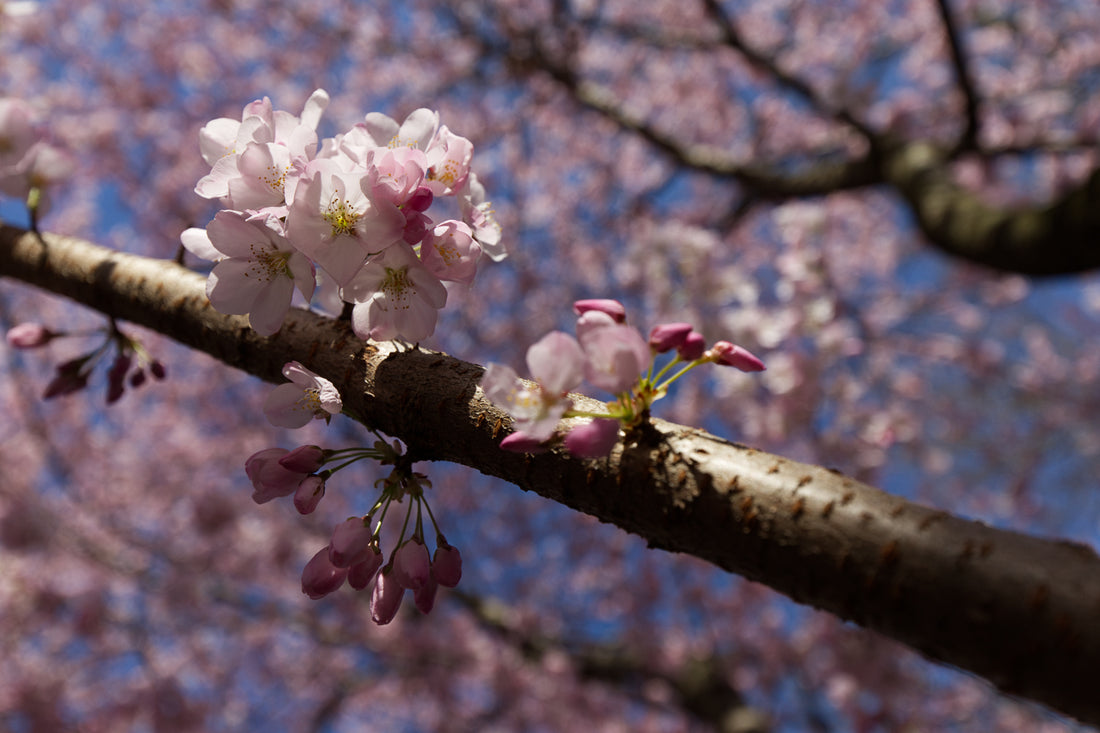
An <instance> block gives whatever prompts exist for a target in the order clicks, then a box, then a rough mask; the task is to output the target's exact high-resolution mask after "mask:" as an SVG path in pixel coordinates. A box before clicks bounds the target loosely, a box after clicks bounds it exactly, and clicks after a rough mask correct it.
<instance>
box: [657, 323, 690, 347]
mask: <svg viewBox="0 0 1100 733" xmlns="http://www.w3.org/2000/svg"><path fill="white" fill-rule="evenodd" d="M691 331H692V326H691V324H690V323H661V324H659V325H656V326H654V327H653V330H652V331H650V332H649V348H651V349H653V350H654V351H656V352H657V353H658V354H663V353H665V352H666V351H672V350H673V349H678V348H680V345H681V344H683V343H684V339H686V338H687V337H688V334H689V333H691Z"/></svg>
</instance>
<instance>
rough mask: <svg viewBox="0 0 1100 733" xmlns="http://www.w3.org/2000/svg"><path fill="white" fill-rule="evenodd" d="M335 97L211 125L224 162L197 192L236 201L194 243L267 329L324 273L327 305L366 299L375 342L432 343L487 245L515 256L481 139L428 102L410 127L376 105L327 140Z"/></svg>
mask: <svg viewBox="0 0 1100 733" xmlns="http://www.w3.org/2000/svg"><path fill="white" fill-rule="evenodd" d="M328 101H329V97H328V94H327V93H326V92H325V91H324V90H321V89H318V90H317V91H315V92H314V93H313V95H312V96H310V98H309V100H308V101H307V102H306V104H305V108H304V109H303V111H302V114H301V116H294V115H292V114H290V113H289V112H285V111H282V110H274V109H273V108H272V105H271V101H270V99H268V98H267V97H265V98H264V99H263V100H257V101H255V102H252V103H251V104H249V105H247V106H246V107H245V108H244V111H243V113H242V114H241V119H240V121H237V120H232V119H229V118H220V119H216V120H213V121H211V122H209V123H208V124H207V125H206V126H205V127H203V129H202V131H201V132H200V135H199V141H200V147H201V151H202V155H203V158H204V159H205V160H206V162H207V163H209V164H210V166H211V171H210V173H209V174H208V175H207V176H205V177H203V178H202V179H201V180H200V181H199V182H198V185H197V186H196V187H195V192H196V193H197V194H198V195H200V196H202V197H204V198H208V199H216V200H218V201H219V202H220V203H221V204H222V206H224V207H225V208H223V209H222V210H221V211H220V212H219V213H218V214H217V215H216V216H215V217H214V220H213V221H211V222H210V224H209V225H208V226H207V227H206V228H205V229H199V228H190V229H188V230H186V231H185V232H184V233H183V234H182V236H181V239H182V242H183V245H184V246H185V247H186V248H187V249H188V250H190V251H191V252H192V253H194V254H196V255H198V256H199V257H202V258H204V259H208V260H213V261H215V262H216V264H215V266H214V268H213V270H212V272H211V273H210V278H209V281H208V284H207V294H208V296H209V298H210V302H211V303H212V304H213V305H214V307H215V308H216V309H217V310H219V311H220V312H222V313H227V314H235V315H244V314H247V315H248V316H249V323H250V324H251V326H252V327H253V328H254V329H255V330H256V332H257V333H259V334H261V335H264V336H267V335H271V334H273V333H275V332H276V331H278V330H279V328H280V326H281V325H282V322H283V319H284V318H285V316H286V313H287V310H288V309H289V308H290V305H291V301H292V299H293V295H294V290H295V289H297V290H298V292H299V293H300V294H301V296H302V297H303V298H304V300H305V301H306V302H309V301H311V300H312V299H313V297H314V291H315V287H316V286H317V282H318V280H320V281H321V283H322V290H323V291H325V292H324V293H323V294H322V295H321V296H320V298H319V300H320V301H321V303H322V304H323V307H327V308H328V309H329V310H332V311H336V312H339V310H340V308H341V306H340V303H341V301H342V302H345V303H350V304H352V305H353V307H352V326H353V328H354V330H355V333H356V334H357V335H359V336H360V337H361V338H364V339H366V338H371V339H376V340H389V339H395V338H403V339H406V340H408V341H413V342H416V341H420V340H422V339H425V338H427V337H428V336H430V335H431V334H432V332H433V331H434V330H435V324H436V318H437V316H438V312H439V310H440V309H441V308H443V306H444V305H445V304H446V302H447V288H446V286H445V285H444V283H445V282H446V283H453V284H458V285H466V286H469V285H470V284H471V283H472V282H473V279H474V276H475V274H476V272H477V266H478V262H479V260H480V259H481V256H482V254H484V255H486V256H488V257H489V258H491V259H493V260H500V259H502V258H504V257H505V256H506V255H507V252H506V250H505V249H504V247H503V246H502V244H501V230H500V226H499V225H498V224H497V223H496V221H495V220H494V219H493V215H492V208H491V206H490V204H489V202H488V201H486V199H485V189H484V187H483V186H482V185H481V184H480V183H479V182H478V180H477V176H476V174H474V173H472V172H471V171H470V161H471V158H472V157H473V145H472V144H471V143H470V141H469V140H467V139H466V138H464V137H460V136H458V135H456V134H454V133H453V132H451V131H450V130H449V129H448V128H447V126H446V125H441V124H440V122H439V114H438V113H436V112H433V111H431V110H428V109H417V110H415V111H414V112H412V113H411V114H409V115H408V117H406V118H405V120H404V121H403V122H401V123H398V122H397V121H395V120H393V119H391V118H390V117H387V116H386V115H384V114H381V113H377V112H375V113H371V114H368V115H367V116H366V117H365V118H364V120H363V121H362V122H360V123H358V124H357V125H355V126H353V127H352V128H351V129H349V130H347V131H345V132H343V133H341V134H339V135H337V136H335V137H332V138H328V139H326V140H324V141H323V142H321V144H320V145H319V146H318V138H317V131H316V130H317V125H318V123H319V121H320V118H321V114H322V113H323V111H324V109H325V108H326V106H327V105H328ZM447 198H449V199H452V200H453V205H452V206H451V210H452V211H451V213H453V214H455V215H457V217H458V218H449V219H445V220H442V221H438V222H437V221H436V220H435V219H433V218H432V216H431V215H430V213H429V210H430V208H431V207H432V206H433V205H434V204H435V203H436V202H437V200H440V199H447ZM318 268H320V269H318Z"/></svg>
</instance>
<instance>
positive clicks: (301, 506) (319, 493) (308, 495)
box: [294, 475, 325, 514]
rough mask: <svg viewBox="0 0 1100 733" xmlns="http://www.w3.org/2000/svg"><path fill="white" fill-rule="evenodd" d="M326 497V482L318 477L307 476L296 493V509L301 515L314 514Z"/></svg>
mask: <svg viewBox="0 0 1100 733" xmlns="http://www.w3.org/2000/svg"><path fill="white" fill-rule="evenodd" d="M324 495H325V480H324V479H323V478H321V477H320V476H317V475H313V476H306V477H305V478H304V479H302V482H301V483H300V484H298V489H297V490H296V491H295V492H294V508H295V509H297V510H298V513H299V514H312V513H313V510H314V509H316V508H317V505H318V504H320V503H321V497H323V496H324Z"/></svg>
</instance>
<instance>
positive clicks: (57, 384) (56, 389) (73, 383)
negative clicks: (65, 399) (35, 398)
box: [42, 355, 90, 400]
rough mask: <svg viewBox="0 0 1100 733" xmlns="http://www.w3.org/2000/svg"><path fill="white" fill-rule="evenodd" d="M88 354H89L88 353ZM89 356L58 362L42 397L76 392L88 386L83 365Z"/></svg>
mask: <svg viewBox="0 0 1100 733" xmlns="http://www.w3.org/2000/svg"><path fill="white" fill-rule="evenodd" d="M89 356H90V355H89ZM89 356H81V357H78V358H76V359H70V360H69V361H66V362H64V363H63V364H58V365H57V369H56V371H55V373H54V378H53V379H51V380H50V383H49V384H47V385H46V391H45V392H43V393H42V399H44V400H48V399H51V398H53V397H60V396H61V395H67V394H71V393H73V392H78V391H80V390H82V389H84V388H85V387H87V386H88V373H87V372H86V371H84V365H85V363H87V361H88V358H89Z"/></svg>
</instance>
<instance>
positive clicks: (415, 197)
mask: <svg viewBox="0 0 1100 733" xmlns="http://www.w3.org/2000/svg"><path fill="white" fill-rule="evenodd" d="M433 198H434V197H433V196H432V189H430V188H428V187H427V186H421V187H420V188H418V189H416V190H415V191H413V192H412V194H411V195H410V196H409V198H408V199H407V200H406V201H405V206H407V207H408V208H410V209H413V210H414V211H427V209H428V207H429V206H431V205H432V199H433Z"/></svg>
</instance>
